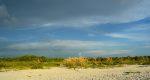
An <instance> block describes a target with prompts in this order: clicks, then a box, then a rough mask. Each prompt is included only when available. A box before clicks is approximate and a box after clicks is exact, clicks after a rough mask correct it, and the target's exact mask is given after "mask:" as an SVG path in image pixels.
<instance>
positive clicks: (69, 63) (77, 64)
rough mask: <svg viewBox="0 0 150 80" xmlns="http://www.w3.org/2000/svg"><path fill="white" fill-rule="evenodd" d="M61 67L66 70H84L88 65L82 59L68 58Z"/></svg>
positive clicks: (86, 61)
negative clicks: (64, 67) (66, 68)
mask: <svg viewBox="0 0 150 80" xmlns="http://www.w3.org/2000/svg"><path fill="white" fill-rule="evenodd" d="M63 65H64V66H66V67H68V68H74V69H75V68H85V67H87V65H88V59H87V58H84V57H79V58H77V57H75V58H68V59H65V60H64V61H63Z"/></svg>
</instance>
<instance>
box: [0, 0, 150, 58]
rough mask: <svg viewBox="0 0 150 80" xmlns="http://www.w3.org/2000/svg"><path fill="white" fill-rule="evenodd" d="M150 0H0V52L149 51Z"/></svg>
mask: <svg viewBox="0 0 150 80" xmlns="http://www.w3.org/2000/svg"><path fill="white" fill-rule="evenodd" d="M149 7H150V1H149V0H0V56H18V55H25V54H33V55H42V56H48V57H72V56H88V57H98V56H100V57H101V56H146V55H150V36H149V35H150V9H149Z"/></svg>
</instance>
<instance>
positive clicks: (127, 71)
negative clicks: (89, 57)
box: [0, 65, 150, 80]
mask: <svg viewBox="0 0 150 80" xmlns="http://www.w3.org/2000/svg"><path fill="white" fill-rule="evenodd" d="M0 80H150V66H140V65H132V66H126V67H116V68H109V69H91V68H88V69H77V70H73V69H66V68H57V67H55V68H50V69H36V70H19V71H8V72H0Z"/></svg>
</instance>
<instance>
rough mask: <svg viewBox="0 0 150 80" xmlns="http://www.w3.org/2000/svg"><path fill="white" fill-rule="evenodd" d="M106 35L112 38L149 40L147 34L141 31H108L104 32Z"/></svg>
mask: <svg viewBox="0 0 150 80" xmlns="http://www.w3.org/2000/svg"><path fill="white" fill-rule="evenodd" d="M106 36H110V37H113V38H123V39H129V40H134V41H149V40H150V38H149V37H148V36H149V35H148V34H143V33H109V34H106Z"/></svg>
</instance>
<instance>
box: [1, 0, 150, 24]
mask: <svg viewBox="0 0 150 80" xmlns="http://www.w3.org/2000/svg"><path fill="white" fill-rule="evenodd" d="M1 3H3V5H5V6H7V9H8V11H9V14H10V15H13V16H14V17H15V19H18V22H17V23H16V24H22V25H28V26H32V25H38V26H39V25H45V24H53V25H65V26H91V25H94V24H103V23H122V22H130V21H136V20H140V19H143V18H145V17H147V16H149V15H150V11H149V8H148V6H149V4H150V2H149V1H148V0H142V1H141V0H132V1H131V0H92V1H91V0H61V1H59V0H13V1H10V0H3V1H1ZM18 26H19V25H18ZM20 26H21V25H20ZM48 26H51V25H48Z"/></svg>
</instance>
